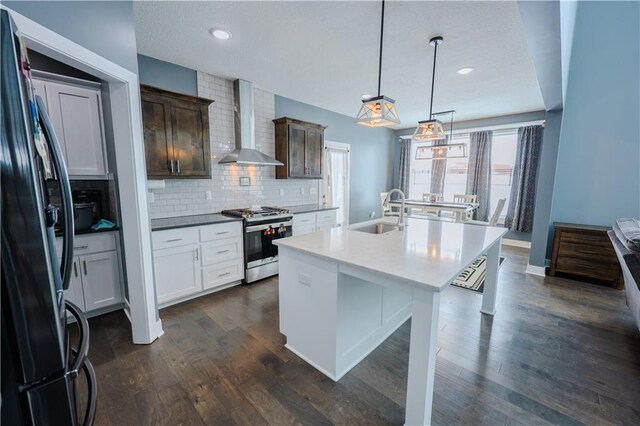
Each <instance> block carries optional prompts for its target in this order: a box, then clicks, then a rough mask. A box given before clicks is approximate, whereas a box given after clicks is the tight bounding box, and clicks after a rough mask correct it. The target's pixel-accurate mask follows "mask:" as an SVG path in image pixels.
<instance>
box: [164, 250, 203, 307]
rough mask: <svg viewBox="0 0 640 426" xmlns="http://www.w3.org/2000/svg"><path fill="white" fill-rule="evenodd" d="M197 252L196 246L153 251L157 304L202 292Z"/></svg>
mask: <svg viewBox="0 0 640 426" xmlns="http://www.w3.org/2000/svg"><path fill="white" fill-rule="evenodd" d="M199 252H200V246H199V245H198V244H189V245H186V246H179V247H173V248H166V249H161V250H155V251H154V253H153V263H154V264H155V275H156V277H155V278H156V292H157V297H158V303H164V302H168V301H171V300H174V299H179V298H181V297H185V296H189V295H191V294H194V293H198V292H199V291H202V280H201V278H200V262H199V260H198V258H199Z"/></svg>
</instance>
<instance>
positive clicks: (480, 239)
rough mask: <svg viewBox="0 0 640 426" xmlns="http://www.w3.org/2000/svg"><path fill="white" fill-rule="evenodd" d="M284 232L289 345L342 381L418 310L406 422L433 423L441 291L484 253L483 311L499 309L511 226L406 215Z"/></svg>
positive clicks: (283, 302) (284, 317)
mask: <svg viewBox="0 0 640 426" xmlns="http://www.w3.org/2000/svg"><path fill="white" fill-rule="evenodd" d="M396 220H397V219H396V218H391V217H389V218H384V219H381V220H376V221H370V222H364V223H360V224H356V225H352V226H350V227H348V228H334V229H331V230H325V231H321V232H316V233H313V234H307V235H302V236H296V237H292V238H285V239H282V240H278V241H277V242H276V244H277V245H278V247H279V260H280V277H279V297H280V331H281V332H282V334H284V335H285V336H286V338H287V343H286V347H287V348H288V349H289V350H291V351H292V352H294V353H296V354H297V355H298V356H300V357H301V358H303V359H304V360H305V361H307V362H308V363H309V364H311V365H312V366H313V367H315V368H316V369H318V370H319V371H321V372H322V373H324V374H325V375H327V376H328V377H330V378H331V379H333V380H335V381H338V380H339V379H340V378H341V377H342V376H343V375H344V374H346V373H347V372H348V371H349V370H350V369H351V368H353V367H354V366H355V365H357V364H358V363H359V362H360V361H361V360H362V359H363V358H364V357H366V356H367V355H368V354H369V353H370V352H371V351H373V350H374V349H375V348H376V347H377V346H378V345H380V344H381V343H382V342H383V341H384V340H385V339H386V338H387V337H388V336H389V335H390V334H392V333H393V332H394V331H395V330H396V329H397V328H398V327H400V325H402V324H403V323H404V322H405V321H406V320H407V319H408V318H410V317H411V318H412V324H411V341H410V350H409V371H408V383H407V403H406V417H405V423H406V424H408V425H416V424H429V423H430V422H431V403H432V398H433V380H434V373H435V361H436V349H437V334H438V332H437V330H438V315H439V310H440V292H441V291H442V290H444V289H445V288H447V287H448V286H449V284H451V282H452V281H453V279H454V278H455V277H457V276H458V275H459V274H460V272H462V271H463V270H464V269H465V268H466V267H467V266H469V265H470V264H471V263H472V262H473V261H474V260H475V259H476V258H477V257H478V256H480V255H482V254H486V255H487V269H486V275H485V284H484V293H483V296H482V297H483V300H482V309H481V312H482V313H484V314H488V315H493V314H494V313H495V303H496V295H497V283H498V267H499V259H500V243H501V239H502V236H503V235H504V234H505V233H506V232H507V231H506V229H504V228H494V227H485V226H477V225H465V224H461V223H449V222H443V221H437V220H425V219H413V218H408V219H407V222H406V224H405V226H404V229H398V227H397V226H394V225H395V222H396Z"/></svg>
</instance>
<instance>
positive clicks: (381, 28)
mask: <svg viewBox="0 0 640 426" xmlns="http://www.w3.org/2000/svg"><path fill="white" fill-rule="evenodd" d="M383 34H384V0H382V18H381V19H380V57H379V59H378V96H380V82H381V81H382V40H383V37H382V36H383Z"/></svg>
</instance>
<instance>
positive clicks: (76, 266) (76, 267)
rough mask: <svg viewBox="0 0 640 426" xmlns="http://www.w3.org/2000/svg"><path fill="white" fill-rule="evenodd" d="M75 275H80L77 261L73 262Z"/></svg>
mask: <svg viewBox="0 0 640 426" xmlns="http://www.w3.org/2000/svg"><path fill="white" fill-rule="evenodd" d="M73 275H75V276H76V277H78V264H77V263H76V262H73Z"/></svg>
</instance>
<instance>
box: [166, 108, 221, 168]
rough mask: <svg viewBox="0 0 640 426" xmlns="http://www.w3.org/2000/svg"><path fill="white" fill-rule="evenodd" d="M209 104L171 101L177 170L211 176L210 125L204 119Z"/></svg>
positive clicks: (207, 112)
mask: <svg viewBox="0 0 640 426" xmlns="http://www.w3.org/2000/svg"><path fill="white" fill-rule="evenodd" d="M208 114H209V108H208V107H207V106H205V105H198V104H193V103H190V102H180V101H172V102H171V129H172V132H173V158H174V160H175V161H176V169H175V173H176V174H177V175H178V176H182V177H209V176H210V170H211V158H210V155H209V152H210V144H211V141H210V140H209V129H208V128H207V129H205V128H204V125H203V123H206V122H207V118H206V116H207V115H208Z"/></svg>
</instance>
